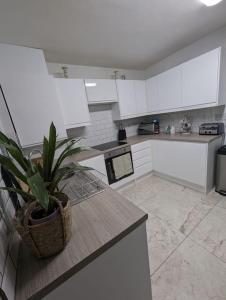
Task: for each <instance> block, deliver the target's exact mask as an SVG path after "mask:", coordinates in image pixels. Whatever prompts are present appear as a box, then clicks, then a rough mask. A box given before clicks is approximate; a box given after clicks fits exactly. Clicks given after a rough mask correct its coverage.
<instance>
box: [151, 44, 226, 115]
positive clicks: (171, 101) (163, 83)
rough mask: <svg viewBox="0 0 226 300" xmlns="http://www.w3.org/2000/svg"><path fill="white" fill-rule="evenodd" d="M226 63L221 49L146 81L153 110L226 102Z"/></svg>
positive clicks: (213, 104)
mask: <svg viewBox="0 0 226 300" xmlns="http://www.w3.org/2000/svg"><path fill="white" fill-rule="evenodd" d="M224 53H225V52H224ZM224 55H225V54H224ZM225 64H226V57H224V56H223V49H221V48H217V49H215V50H212V51H210V52H207V53H205V54H203V55H201V56H199V57H196V58H194V59H192V60H189V61H187V62H185V63H183V64H181V65H179V66H177V67H175V68H172V69H170V70H168V71H166V72H164V73H161V74H159V75H157V76H155V77H152V78H150V79H148V80H146V89H147V104H148V111H149V113H156V112H160V113H161V112H168V111H179V110H188V109H192V108H196V107H197V108H199V107H200V108H201V107H208V106H216V105H222V104H225V103H226V88H225V83H224V82H225V78H226V65H225Z"/></svg>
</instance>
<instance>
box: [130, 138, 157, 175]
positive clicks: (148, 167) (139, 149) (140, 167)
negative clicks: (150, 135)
mask: <svg viewBox="0 0 226 300" xmlns="http://www.w3.org/2000/svg"><path fill="white" fill-rule="evenodd" d="M151 143H152V142H151V141H145V142H142V143H138V144H135V145H132V146H131V152H132V157H133V167H134V177H135V178H139V177H140V176H143V175H145V174H147V173H150V172H151V171H152V169H153V165H152V154H151V153H152V150H151Z"/></svg>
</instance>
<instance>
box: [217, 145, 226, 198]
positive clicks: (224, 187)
mask: <svg viewBox="0 0 226 300" xmlns="http://www.w3.org/2000/svg"><path fill="white" fill-rule="evenodd" d="M216 192H218V193H220V194H222V195H225V196H226V145H224V146H222V147H221V148H220V149H219V150H218V151H217V164H216Z"/></svg>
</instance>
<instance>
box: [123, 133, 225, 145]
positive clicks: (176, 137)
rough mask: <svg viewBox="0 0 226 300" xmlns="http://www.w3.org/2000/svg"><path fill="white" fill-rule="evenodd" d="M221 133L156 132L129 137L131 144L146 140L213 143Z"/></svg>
mask: <svg viewBox="0 0 226 300" xmlns="http://www.w3.org/2000/svg"><path fill="white" fill-rule="evenodd" d="M220 137H221V135H199V134H198V133H192V134H181V133H176V134H165V133H160V134H154V135H135V136H132V137H129V138H128V139H127V140H128V143H129V144H130V145H133V144H137V143H141V142H143V141H146V140H163V141H178V142H190V143H205V144H208V143H211V142H212V141H214V140H216V139H218V138H220Z"/></svg>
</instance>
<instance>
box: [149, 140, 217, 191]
mask: <svg viewBox="0 0 226 300" xmlns="http://www.w3.org/2000/svg"><path fill="white" fill-rule="evenodd" d="M221 141H222V139H221V137H219V138H218V139H216V140H214V141H212V142H211V143H190V142H177V141H157V140H153V141H152V158H153V171H154V173H156V174H157V175H160V176H161V175H163V176H166V178H169V179H171V180H173V181H176V182H178V183H180V184H183V185H187V186H190V187H192V188H195V189H197V190H200V191H204V192H206V193H207V192H209V191H210V190H211V189H212V188H213V187H214V170H215V168H214V165H215V164H214V162H215V156H216V151H217V149H218V148H219V147H220V145H221Z"/></svg>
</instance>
